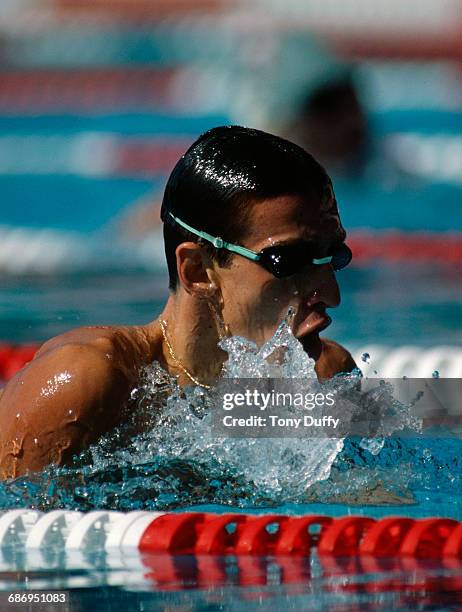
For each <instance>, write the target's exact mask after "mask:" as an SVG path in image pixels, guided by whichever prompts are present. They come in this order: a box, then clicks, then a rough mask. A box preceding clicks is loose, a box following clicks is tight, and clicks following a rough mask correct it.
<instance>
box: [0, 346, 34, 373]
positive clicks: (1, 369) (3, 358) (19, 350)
mask: <svg viewBox="0 0 462 612" xmlns="http://www.w3.org/2000/svg"><path fill="white" fill-rule="evenodd" d="M38 348H39V345H38V344H22V345H21V344H18V345H15V344H6V343H0V381H2V380H9V379H10V378H11V377H12V376H14V375H15V374H16V372H19V370H20V369H21V368H23V367H24V366H25V365H26V363H28V362H29V361H31V360H32V359H33V357H34V355H35V353H36V352H37V350H38Z"/></svg>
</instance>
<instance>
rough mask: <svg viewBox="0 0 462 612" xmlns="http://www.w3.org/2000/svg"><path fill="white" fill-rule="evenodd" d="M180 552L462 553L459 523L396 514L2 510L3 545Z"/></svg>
mask: <svg viewBox="0 0 462 612" xmlns="http://www.w3.org/2000/svg"><path fill="white" fill-rule="evenodd" d="M11 547H14V548H16V549H17V548H19V549H21V550H23V551H33V550H36V549H47V550H53V551H55V552H59V551H67V552H71V551H80V552H91V551H106V552H114V551H116V552H127V553H129V552H130V551H131V552H133V551H138V552H140V553H170V554H175V555H210V554H211V555H236V556H241V555H244V556H245V555H256V556H266V555H295V556H297V555H298V556H309V554H310V552H311V550H312V549H316V550H317V552H318V554H319V555H320V556H329V557H355V556H362V555H366V556H370V557H379V558H380V557H392V558H396V557H399V558H406V557H408V558H421V559H441V558H446V557H452V558H457V559H460V558H462V523H461V522H459V521H456V520H454V519H449V518H423V519H412V518H407V517H400V516H393V517H386V518H382V519H373V518H369V517H364V516H345V517H341V518H332V517H328V516H322V515H307V516H286V515H280V514H269V515H248V514H237V513H229V514H212V513H205V512H182V513H163V512H148V511H140V510H138V511H133V512H128V513H123V512H114V511H105V510H96V511H93V512H88V513H81V512H77V511H68V510H54V511H51V512H47V513H42V512H40V511H37V510H31V509H23V510H21V509H17V510H9V511H7V512H5V513H4V514H2V515H1V516H0V549H1V550H4V549H6V548H11Z"/></svg>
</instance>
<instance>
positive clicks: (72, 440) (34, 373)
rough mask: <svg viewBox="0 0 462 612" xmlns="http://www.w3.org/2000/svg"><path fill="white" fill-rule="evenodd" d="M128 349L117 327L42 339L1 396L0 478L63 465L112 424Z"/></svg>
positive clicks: (124, 382)
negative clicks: (30, 359) (50, 465)
mask: <svg viewBox="0 0 462 612" xmlns="http://www.w3.org/2000/svg"><path fill="white" fill-rule="evenodd" d="M135 353H137V350H136V341H135V340H134V339H132V338H131V335H130V333H127V332H126V330H125V329H123V328H81V329H76V330H73V331H71V332H68V333H66V334H63V335H61V336H57V337H56V338H53V339H52V340H50V341H48V342H46V343H45V344H44V345H43V346H42V347H41V348H40V349H39V351H38V352H37V354H36V356H35V358H34V359H33V360H32V361H31V362H30V363H29V364H27V365H26V366H25V367H24V368H23V369H22V370H21V371H20V372H18V373H17V374H16V376H14V377H13V379H12V380H11V381H10V382H9V383H8V384H7V386H6V387H5V389H4V392H3V394H2V395H1V396H0V477H3V478H5V477H11V476H17V475H19V474H22V473H25V472H26V471H27V470H37V469H41V468H42V467H44V466H45V465H47V464H49V463H58V464H61V463H66V462H68V460H70V459H71V457H72V455H73V454H76V453H79V452H80V451H81V450H83V449H84V448H86V447H87V446H88V445H89V444H91V443H92V442H94V441H95V440H96V439H97V438H98V437H99V436H100V435H101V434H103V433H105V432H107V431H109V430H110V429H112V428H113V427H114V426H115V425H116V424H118V423H119V422H120V420H121V418H122V414H123V408H124V406H125V405H126V403H127V399H128V397H129V393H130V390H131V387H132V384H133V381H134V376H135V374H136V367H135V365H136V364H135V363H130V357H133V358H134V356H135ZM135 361H136V360H135Z"/></svg>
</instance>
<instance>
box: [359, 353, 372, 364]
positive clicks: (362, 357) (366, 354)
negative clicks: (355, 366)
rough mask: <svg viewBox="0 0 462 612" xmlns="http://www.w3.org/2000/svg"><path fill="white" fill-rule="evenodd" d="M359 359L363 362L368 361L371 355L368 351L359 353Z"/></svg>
mask: <svg viewBox="0 0 462 612" xmlns="http://www.w3.org/2000/svg"><path fill="white" fill-rule="evenodd" d="M361 361H364V363H370V361H371V356H370V355H369V353H363V354H362V355H361Z"/></svg>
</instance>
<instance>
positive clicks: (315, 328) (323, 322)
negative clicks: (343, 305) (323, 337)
mask: <svg viewBox="0 0 462 612" xmlns="http://www.w3.org/2000/svg"><path fill="white" fill-rule="evenodd" d="M331 323H332V319H331V318H330V316H329V315H328V314H326V312H325V311H324V310H322V311H321V310H319V311H317V310H315V311H312V312H310V314H309V315H308V316H306V317H305V318H304V319H302V321H301V322H300V323H299V324H298V325H294V328H295V329H296V333H295V337H296V338H298V339H300V338H304V337H305V336H308V335H309V334H319V333H320V332H322V331H323V330H324V329H326V327H329V325H330V324H331Z"/></svg>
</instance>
